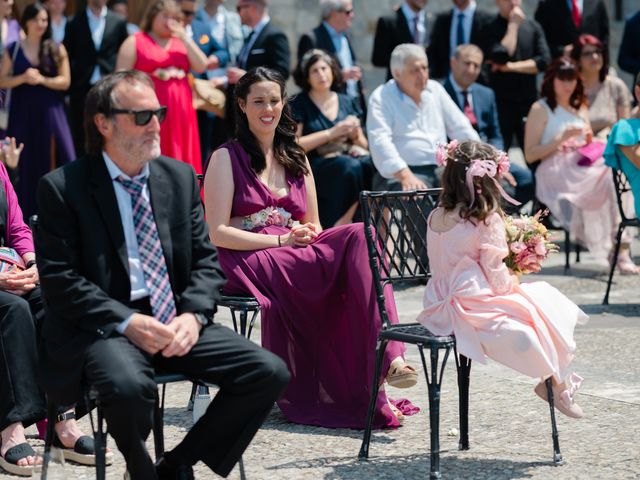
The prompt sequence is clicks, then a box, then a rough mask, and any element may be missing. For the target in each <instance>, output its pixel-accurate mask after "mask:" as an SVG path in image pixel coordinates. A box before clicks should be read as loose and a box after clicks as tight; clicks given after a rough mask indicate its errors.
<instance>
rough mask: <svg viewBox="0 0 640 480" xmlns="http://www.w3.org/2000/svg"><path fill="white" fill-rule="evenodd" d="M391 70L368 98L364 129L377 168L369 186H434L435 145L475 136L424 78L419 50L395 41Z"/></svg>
mask: <svg viewBox="0 0 640 480" xmlns="http://www.w3.org/2000/svg"><path fill="white" fill-rule="evenodd" d="M390 69H391V73H392V75H393V79H392V80H389V81H388V82H387V83H385V84H384V85H381V86H379V87H378V88H376V89H375V90H374V91H373V93H372V94H371V97H370V98H369V116H368V117H367V133H368V137H369V150H370V151H371V157H372V159H373V163H374V165H375V167H376V169H377V173H376V175H375V177H374V179H373V189H374V190H413V189H424V188H428V187H437V186H439V184H440V182H439V180H438V178H437V176H436V172H435V170H436V160H435V151H436V148H437V146H438V145H439V144H441V143H446V142H447V138H449V139H456V140H467V139H471V140H480V138H479V137H478V134H477V132H476V131H475V130H474V129H473V127H472V126H471V123H470V122H469V120H468V119H467V117H466V116H465V115H464V114H463V113H462V112H461V111H460V109H459V108H458V106H457V105H456V104H455V103H454V101H453V100H451V97H449V95H448V94H447V92H446V91H445V89H444V88H443V87H442V85H440V84H439V83H437V82H429V69H428V62H427V56H426V53H425V51H424V48H422V47H421V46H419V45H416V44H401V45H398V46H397V47H396V48H395V49H394V50H393V52H392V53H391V62H390Z"/></svg>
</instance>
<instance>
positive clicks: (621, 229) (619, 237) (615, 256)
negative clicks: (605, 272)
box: [602, 224, 624, 305]
mask: <svg viewBox="0 0 640 480" xmlns="http://www.w3.org/2000/svg"><path fill="white" fill-rule="evenodd" d="M622 232H624V225H622V224H620V225H618V233H617V234H616V247H615V248H614V250H613V259H612V260H611V268H610V269H609V280H608V281H607V291H606V293H605V294H604V300H602V304H603V305H609V292H610V291H611V283H612V282H613V272H615V269H616V265H617V263H618V255H619V254H620V245H621V244H622Z"/></svg>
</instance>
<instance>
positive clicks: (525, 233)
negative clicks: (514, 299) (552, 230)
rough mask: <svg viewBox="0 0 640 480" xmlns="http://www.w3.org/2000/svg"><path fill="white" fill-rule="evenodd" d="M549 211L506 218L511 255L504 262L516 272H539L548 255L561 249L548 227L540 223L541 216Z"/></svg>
mask: <svg viewBox="0 0 640 480" xmlns="http://www.w3.org/2000/svg"><path fill="white" fill-rule="evenodd" d="M547 213H548V212H546V211H545V212H538V213H536V214H535V215H534V216H533V217H530V216H528V215H522V216H521V217H520V218H513V217H506V218H505V226H506V232H507V245H508V246H509V255H507V256H506V257H505V258H504V263H505V264H506V265H507V267H509V269H510V270H511V271H513V272H514V273H515V274H518V275H519V274H523V273H533V272H536V273H537V272H539V271H540V269H541V268H542V261H543V260H544V259H545V258H547V255H548V254H549V253H551V252H557V251H558V250H559V247H558V246H557V245H555V244H554V243H551V242H550V240H549V232H548V231H547V228H546V227H545V226H544V225H543V224H542V223H540V218H541V217H543V216H545V215H547Z"/></svg>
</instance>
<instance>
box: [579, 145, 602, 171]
mask: <svg viewBox="0 0 640 480" xmlns="http://www.w3.org/2000/svg"><path fill="white" fill-rule="evenodd" d="M606 146H607V145H606V144H605V143H603V142H599V141H597V140H593V141H592V142H590V143H587V144H586V145H583V146H582V147H580V148H578V153H579V154H580V158H579V159H578V165H580V166H581V167H590V166H591V165H593V164H594V163H595V162H596V161H597V160H598V159H599V158H602V154H603V153H604V149H605V148H606Z"/></svg>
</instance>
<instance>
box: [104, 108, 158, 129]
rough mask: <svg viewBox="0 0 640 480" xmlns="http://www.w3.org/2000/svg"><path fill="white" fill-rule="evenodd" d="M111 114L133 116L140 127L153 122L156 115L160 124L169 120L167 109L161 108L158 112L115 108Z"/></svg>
mask: <svg viewBox="0 0 640 480" xmlns="http://www.w3.org/2000/svg"><path fill="white" fill-rule="evenodd" d="M111 113H112V114H113V115H119V114H128V115H133V121H134V123H135V124H136V125H137V126H139V127H144V126H145V125H147V124H148V123H149V122H150V121H151V119H152V118H153V116H154V115H155V116H156V117H158V122H160V123H162V122H164V119H165V118H167V107H160V108H158V109H157V110H129V109H125V108H114V109H113V110H111Z"/></svg>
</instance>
